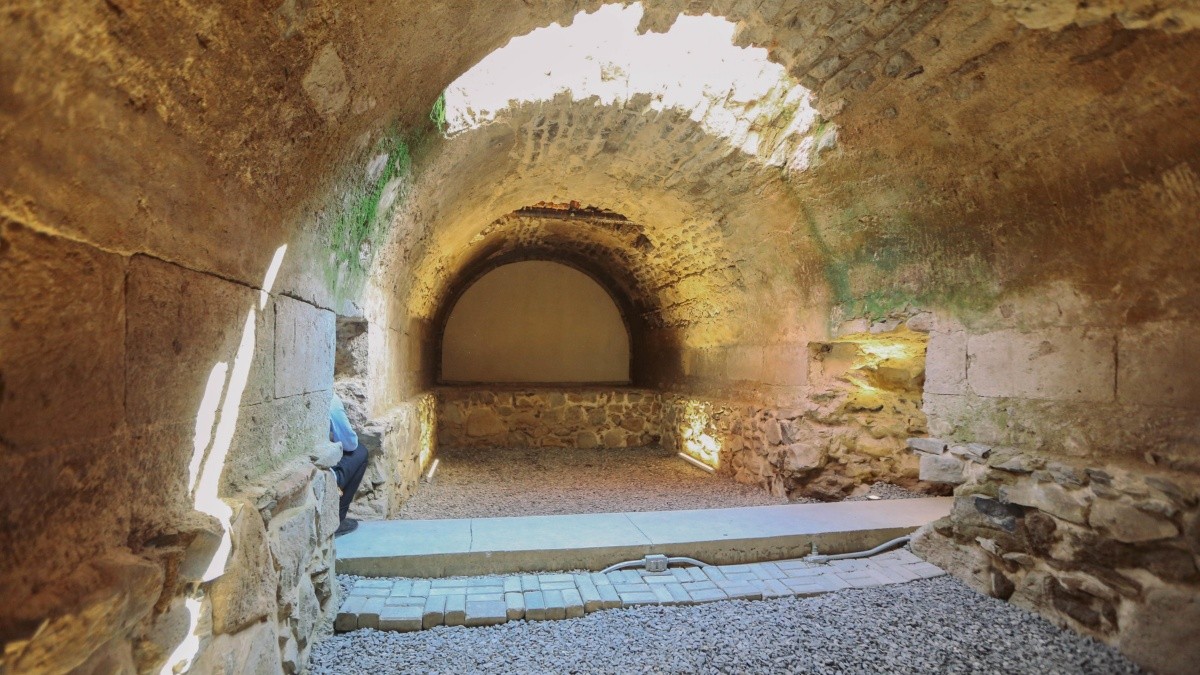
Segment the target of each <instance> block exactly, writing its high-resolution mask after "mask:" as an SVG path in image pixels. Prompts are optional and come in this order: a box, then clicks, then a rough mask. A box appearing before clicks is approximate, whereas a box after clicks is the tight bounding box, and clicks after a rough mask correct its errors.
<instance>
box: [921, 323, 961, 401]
mask: <svg viewBox="0 0 1200 675" xmlns="http://www.w3.org/2000/svg"><path fill="white" fill-rule="evenodd" d="M924 391H926V392H929V393H931V394H964V393H966V391H967V335H966V333H941V332H933V333H931V334H930V335H929V346H928V347H927V348H926V351H925V387H924Z"/></svg>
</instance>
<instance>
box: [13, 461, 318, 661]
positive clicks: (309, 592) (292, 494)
mask: <svg viewBox="0 0 1200 675" xmlns="http://www.w3.org/2000/svg"><path fill="white" fill-rule="evenodd" d="M337 500H338V490H337V486H336V483H335V482H334V477H333V473H332V472H331V471H329V470H328V469H323V468H318V467H315V466H314V465H313V464H312V463H310V462H308V461H306V460H301V461H297V462H295V463H293V464H292V465H291V466H289V467H286V468H284V469H283V470H281V471H279V472H277V473H275V474H272V475H270V476H266V477H264V481H263V483H262V484H261V486H260V487H255V488H252V489H249V490H247V491H246V492H244V493H241V494H239V495H237V496H236V497H232V498H229V499H225V500H223V501H224V502H225V504H227V505H228V506H229V507H230V514H231V515H230V519H229V525H228V536H227V537H225V536H223V535H224V532H225V529H224V526H223V525H222V524H221V523H219V522H218V521H217V519H215V518H210V517H202V516H199V515H197V518H196V522H194V523H192V528H191V531H190V532H187V533H181V535H180V536H179V537H177V538H168V539H165V540H163V541H161V542H159V546H157V547H156V548H154V549H147V550H143V551H141V552H140V553H135V552H131V551H124V552H113V553H110V554H108V555H106V556H104V557H102V558H99V559H96V560H93V561H90V562H89V563H87V564H86V565H83V566H81V567H80V569H78V570H77V571H76V573H75V574H74V575H73V576H71V577H70V578H68V579H65V580H63V581H61V583H60V586H61V591H60V592H62V593H63V594H65V595H76V596H78V597H82V598H83V600H82V601H81V602H79V603H78V605H77V606H76V607H75V608H74V609H73V610H72V611H69V612H65V613H63V614H60V615H58V616H55V617H52V618H50V619H49V620H48V621H47V622H46V623H45V624H44V625H43V626H42V628H41V629H40V630H38V631H37V632H36V633H35V634H34V635H33V636H32V637H31V638H30V639H28V640H15V641H12V642H9V643H8V644H6V645H5V651H4V654H3V659H2V660H0V670H3V671H4V672H8V673H26V672H30V673H34V672H36V673H44V672H52V673H60V672H89V673H118V672H120V673H132V672H158V671H159V670H160V669H162V668H164V666H166V669H167V670H168V671H170V670H171V669H172V668H174V669H175V672H184V671H186V672H194V673H300V672H303V671H304V670H305V668H306V665H307V663H308V654H309V649H310V647H311V645H312V643H313V641H314V640H315V639H316V638H317V637H318V636H321V635H324V634H327V633H329V632H330V631H331V630H332V626H333V617H334V614H335V612H336V610H337V607H338V604H339V600H340V599H339V597H338V594H339V587H338V584H337V579H336V578H335V575H334V569H333V562H334V550H333V532H334V530H336V529H337V526H338V511H337V503H338V502H337ZM197 532H199V534H196V533H197Z"/></svg>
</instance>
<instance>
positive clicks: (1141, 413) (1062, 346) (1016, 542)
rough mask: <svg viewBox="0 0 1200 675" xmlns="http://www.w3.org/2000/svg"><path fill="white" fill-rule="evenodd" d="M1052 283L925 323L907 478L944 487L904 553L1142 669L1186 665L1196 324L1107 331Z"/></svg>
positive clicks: (1197, 533) (1190, 621) (1172, 321)
mask: <svg viewBox="0 0 1200 675" xmlns="http://www.w3.org/2000/svg"><path fill="white" fill-rule="evenodd" d="M1077 297H1078V296H1077V295H1075V294H1074V293H1073V291H1072V290H1071V289H1070V288H1069V287H1065V286H1063V285H1057V286H1051V287H1045V288H1041V289H1038V292H1036V293H1030V294H1029V295H1028V296H1027V297H1025V298H1020V297H1018V298H1014V299H1013V300H1012V301H1011V302H1009V303H1005V304H1003V305H1001V306H1000V307H999V308H998V309H997V311H996V312H995V313H993V314H990V315H987V316H982V317H975V318H974V319H973V321H972V323H971V324H970V325H966V324H964V323H962V322H959V321H956V320H952V319H947V318H946V317H943V316H939V317H938V320H937V321H936V326H935V327H934V329H933V332H932V334H931V338H930V342H929V356H928V369H927V373H926V375H927V376H926V385H925V390H926V394H925V406H924V409H925V412H926V413H927V414H928V415H929V427H930V431H931V434H932V435H933V436H934V437H935V438H934V439H917V440H914V441H913V447H914V449H915V450H916V451H917V456H919V462H920V474H921V477H922V478H924V479H927V480H931V481H939V482H942V483H944V484H946V485H957V486H958V487H957V488H956V489H955V505H954V508H953V511H952V513H951V515H950V517H949V518H946V519H944V520H942V521H939V522H938V523H936V524H935V527H933V528H932V529H930V530H929V531H928V532H926V533H924V535H923V536H922V537H921V540H920V542H919V543H918V544H915V545H914V550H918V551H920V553H921V555H923V556H925V557H927V558H929V559H930V560H931V561H932V562H935V563H937V564H939V565H942V566H943V567H945V568H946V569H947V570H948V571H950V572H951V573H953V574H955V575H956V576H959V577H960V578H963V579H965V580H967V581H968V582H969V583H970V584H971V585H973V586H974V587H975V588H977V589H979V590H981V591H983V592H986V593H989V594H991V595H994V596H996V597H1000V598H1004V599H1009V600H1011V601H1013V602H1015V603H1017V604H1020V605H1022V606H1025V607H1027V608H1030V609H1033V610H1035V611H1037V612H1039V613H1041V614H1042V615H1044V616H1046V617H1048V618H1050V619H1051V620H1053V621H1055V622H1057V623H1059V624H1062V625H1065V626H1069V627H1071V628H1073V629H1074V630H1078V631H1081V632H1083V633H1086V634H1089V635H1093V636H1095V637H1097V638H1099V639H1101V640H1104V641H1105V642H1108V643H1110V644H1113V645H1116V646H1118V647H1119V648H1120V649H1121V650H1122V651H1123V652H1125V653H1126V654H1127V655H1129V656H1130V657H1131V658H1132V659H1134V660H1135V661H1137V662H1138V663H1140V664H1141V665H1143V666H1146V667H1148V668H1150V669H1152V670H1154V671H1156V672H1190V671H1191V670H1192V669H1194V664H1195V662H1196V660H1197V659H1198V658H1200V651H1197V648H1196V643H1195V640H1194V639H1193V638H1192V636H1193V635H1194V633H1195V629H1196V626H1197V625H1200V530H1197V526H1196V523H1197V522H1198V518H1200V515H1198V512H1197V508H1198V504H1200V478H1198V475H1200V473H1198V469H1200V426H1198V425H1197V420H1198V419H1200V380H1198V379H1197V377H1196V375H1195V373H1194V369H1193V368H1192V367H1191V365H1192V362H1193V361H1194V359H1195V355H1196V354H1200V325H1198V324H1197V323H1196V322H1195V321H1191V320H1188V319H1186V318H1183V317H1179V318H1169V319H1168V318H1163V319H1159V320H1154V321H1146V322H1141V323H1135V322H1126V323H1124V324H1121V325H1116V326H1114V325H1113V324H1112V323H1110V322H1107V321H1105V320H1104V318H1103V317H1104V316H1105V312H1104V307H1103V306H1102V305H1089V304H1086V303H1081V302H1079V301H1078V300H1073V298H1077Z"/></svg>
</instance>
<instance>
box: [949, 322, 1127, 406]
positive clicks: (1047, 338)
mask: <svg viewBox="0 0 1200 675" xmlns="http://www.w3.org/2000/svg"><path fill="white" fill-rule="evenodd" d="M1114 339H1115V338H1114V336H1113V334H1112V333H1111V332H1109V331H1102V330H1094V329H1093V330H1088V329H1058V330H1046V331H1040V332H1034V333H1022V332H1018V331H998V332H995V333H988V334H986V335H972V336H970V337H969V338H968V341H967V359H968V361H969V366H968V371H969V372H968V380H969V383H970V386H971V390H972V391H974V392H975V393H977V394H979V395H981V396H1009V397H1018V396H1019V397H1028V398H1036V399H1060V400H1073V401H1111V400H1112V399H1113V391H1114V388H1115V386H1116V359H1115V357H1114V356H1113V346H1114Z"/></svg>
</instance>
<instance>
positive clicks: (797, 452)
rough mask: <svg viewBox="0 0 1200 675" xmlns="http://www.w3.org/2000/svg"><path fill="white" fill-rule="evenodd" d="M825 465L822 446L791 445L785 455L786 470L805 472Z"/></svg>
mask: <svg viewBox="0 0 1200 675" xmlns="http://www.w3.org/2000/svg"><path fill="white" fill-rule="evenodd" d="M824 465H825V453H824V452H822V448H820V447H814V446H809V445H792V446H789V447H788V449H787V451H786V452H785V453H784V455H783V469H784V471H795V472H805V471H812V470H813V469H819V468H821V467H822V466H824Z"/></svg>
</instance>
